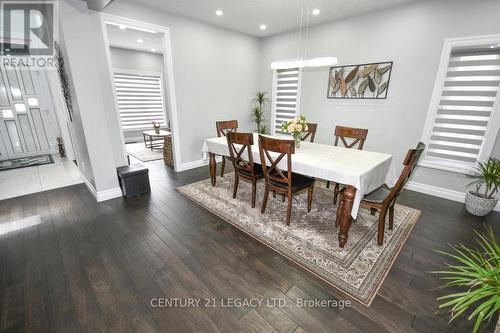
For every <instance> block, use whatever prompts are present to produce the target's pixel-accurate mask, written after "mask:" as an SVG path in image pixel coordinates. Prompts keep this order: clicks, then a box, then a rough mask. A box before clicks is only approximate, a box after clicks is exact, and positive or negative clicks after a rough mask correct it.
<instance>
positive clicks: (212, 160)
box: [208, 153, 217, 186]
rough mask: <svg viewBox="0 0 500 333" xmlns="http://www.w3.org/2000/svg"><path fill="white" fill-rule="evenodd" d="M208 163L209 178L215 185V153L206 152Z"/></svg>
mask: <svg viewBox="0 0 500 333" xmlns="http://www.w3.org/2000/svg"><path fill="white" fill-rule="evenodd" d="M208 157H209V163H208V169H209V170H210V180H211V181H212V186H215V179H216V177H217V164H216V163H215V154H214V153H208Z"/></svg>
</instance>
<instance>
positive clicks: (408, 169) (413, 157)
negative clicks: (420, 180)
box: [386, 142, 425, 202]
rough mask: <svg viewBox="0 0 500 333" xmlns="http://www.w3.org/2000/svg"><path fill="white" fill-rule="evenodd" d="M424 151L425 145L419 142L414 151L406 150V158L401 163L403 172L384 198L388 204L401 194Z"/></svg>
mask: <svg viewBox="0 0 500 333" xmlns="http://www.w3.org/2000/svg"><path fill="white" fill-rule="evenodd" d="M424 150H425V144H424V143H423V142H419V143H418V145H417V147H416V148H415V149H410V150H408V153H406V157H405V159H404V161H403V165H404V168H403V171H402V172H401V175H400V176H399V178H398V181H397V182H396V185H394V187H393V188H392V190H391V193H390V194H389V196H388V197H387V198H386V200H387V201H388V202H392V201H394V200H396V198H397V197H398V196H399V194H401V191H403V189H404V187H405V185H406V183H407V182H408V181H409V180H410V178H411V176H412V174H413V170H415V167H416V166H417V163H418V161H419V160H420V157H421V156H422V153H423V152H424Z"/></svg>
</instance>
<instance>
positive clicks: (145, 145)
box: [142, 133, 148, 149]
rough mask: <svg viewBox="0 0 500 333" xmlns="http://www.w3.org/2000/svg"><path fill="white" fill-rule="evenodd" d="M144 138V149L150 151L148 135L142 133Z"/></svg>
mask: <svg viewBox="0 0 500 333" xmlns="http://www.w3.org/2000/svg"><path fill="white" fill-rule="evenodd" d="M142 137H143V138H144V148H146V149H148V141H147V140H146V134H144V133H142Z"/></svg>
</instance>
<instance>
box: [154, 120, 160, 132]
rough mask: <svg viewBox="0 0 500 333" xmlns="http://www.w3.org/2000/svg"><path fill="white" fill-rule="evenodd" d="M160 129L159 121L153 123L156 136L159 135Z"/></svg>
mask: <svg viewBox="0 0 500 333" xmlns="http://www.w3.org/2000/svg"><path fill="white" fill-rule="evenodd" d="M160 127H161V123H160V122H159V121H153V129H154V130H155V132H156V134H158V133H160Z"/></svg>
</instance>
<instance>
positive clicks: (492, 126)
mask: <svg viewBox="0 0 500 333" xmlns="http://www.w3.org/2000/svg"><path fill="white" fill-rule="evenodd" d="M484 44H500V35H487V36H478V37H465V38H450V39H445V40H444V43H443V49H442V52H441V58H440V61H439V67H438V71H437V75H436V80H435V82H434V87H433V90H432V97H431V101H430V104H429V109H428V112H427V118H426V121H425V125H424V130H423V133H422V142H424V143H425V144H426V145H429V142H430V139H431V134H432V129H433V127H434V124H435V120H436V115H437V112H438V106H439V103H440V101H441V95H442V92H443V87H444V84H445V81H446V77H447V73H448V65H449V61H450V57H451V51H452V49H453V48H454V47H464V46H465V47H469V46H470V47H474V46H480V45H484ZM499 108H500V87H499V89H498V91H497V96H496V99H495V102H494V103H493V106H492V109H491V115H490V120H489V122H488V126H487V128H486V131H485V134H484V139H483V143H482V145H481V149H480V150H479V154H478V161H480V162H484V161H485V160H487V159H488V158H489V157H490V155H491V153H492V151H493V147H494V145H495V141H496V137H497V135H498V131H499V129H500V110H499ZM418 165H419V166H423V167H427V168H433V169H439V170H445V171H451V172H456V173H461V174H470V173H472V172H473V170H474V167H475V165H476V163H467V162H459V161H453V160H446V159H441V158H437V157H432V156H427V155H424V156H423V158H422V159H421V161H420V162H419V163H418Z"/></svg>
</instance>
